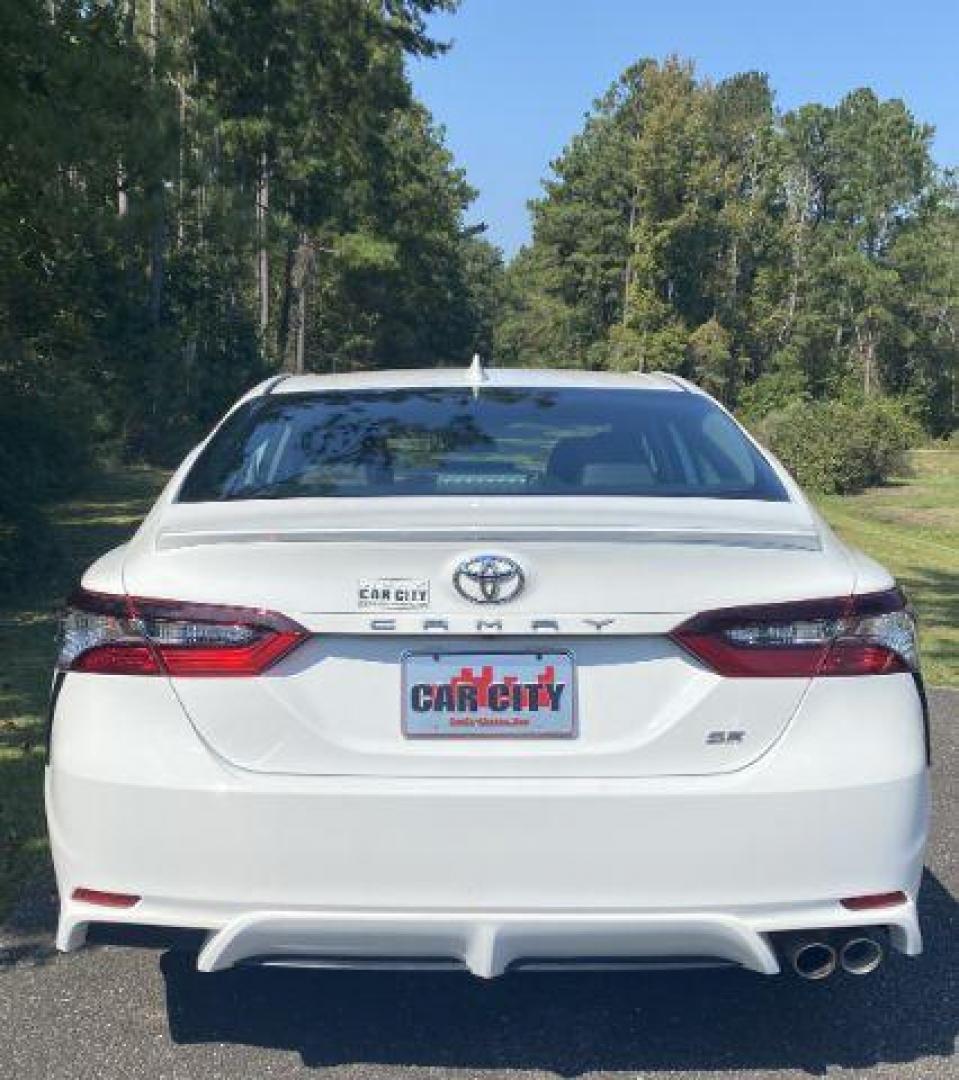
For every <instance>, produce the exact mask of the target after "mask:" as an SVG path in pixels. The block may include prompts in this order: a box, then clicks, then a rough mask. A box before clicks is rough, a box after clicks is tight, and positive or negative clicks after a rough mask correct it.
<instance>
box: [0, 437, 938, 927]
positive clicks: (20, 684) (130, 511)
mask: <svg viewBox="0 0 959 1080" xmlns="http://www.w3.org/2000/svg"><path fill="white" fill-rule="evenodd" d="M163 480H164V474H163V473H161V472H158V471H156V470H151V469H129V468H128V469H125V470H122V471H120V470H114V471H110V472H106V473H103V474H101V475H100V476H99V477H98V478H97V480H96V482H95V484H94V485H92V488H91V491H90V492H89V493H86V494H85V495H82V496H80V497H78V498H76V499H74V500H71V501H68V502H65V503H62V504H60V505H58V506H57V507H55V508H54V509H53V512H52V519H53V523H54V526H55V529H56V532H57V537H58V540H59V543H60V545H61V548H62V552H63V556H62V559H61V560H60V564H59V570H58V572H57V573H56V575H54V577H53V578H52V579H50V580H46V581H44V582H43V583H42V584H40V585H36V584H35V585H32V586H30V587H28V588H25V589H24V590H23V591H22V592H21V593H20V594H18V595H17V596H15V597H12V598H7V599H6V600H5V601H0V655H2V656H3V658H4V667H3V673H2V675H0V919H2V918H3V916H4V914H5V912H6V911H7V910H8V909H9V907H10V905H11V903H12V902H13V900H14V899H15V898H16V895H17V892H18V890H19V889H20V887H21V886H22V884H23V882H24V881H26V880H27V879H28V878H29V877H30V876H31V875H32V874H34V873H35V872H36V871H37V869H38V868H39V867H40V866H41V865H42V862H43V860H44V858H45V857H46V834H45V829H44V821H43V805H42V804H43V800H42V785H43V753H44V751H43V725H44V719H45V711H46V704H47V692H48V689H49V685H50V672H51V668H52V664H53V657H54V649H55V634H56V620H57V613H58V610H59V608H60V605H61V604H62V602H63V599H64V598H65V596H66V595H67V593H68V592H69V591H70V589H71V588H72V586H73V585H74V584H75V582H76V580H77V578H78V577H79V575H80V573H81V571H82V570H83V569H84V568H85V567H86V566H87V565H88V564H89V563H90V562H92V561H93V560H94V559H95V558H96V557H97V556H98V555H100V554H102V553H103V552H104V551H106V550H107V549H108V548H111V547H114V546H115V545H116V544H119V543H122V542H123V540H125V539H126V538H127V537H128V536H129V535H130V534H131V533H132V531H133V529H134V528H135V527H136V525H137V523H138V522H139V520H140V518H141V517H142V516H143V514H144V513H145V512H146V510H147V509H148V507H149V505H150V503H151V502H152V500H153V499H154V498H155V496H156V494H157V492H158V491H159V489H160V487H161V485H162V483H163ZM819 503H820V506H821V508H822V510H823V511H824V513H825V515H826V517H827V518H828V519H829V520H830V522H831V523H832V524H833V526H834V527H835V528H836V529H837V531H838V532H840V533H841V534H842V535H843V536H844V537H845V538H846V539H847V540H849V541H850V542H851V543H853V544H855V545H856V546H857V547H860V548H862V549H863V550H864V551H866V552H868V553H869V554H870V555H872V556H873V557H874V558H876V559H878V560H879V561H880V562H882V563H883V564H884V565H886V566H888V567H889V569H890V570H892V571H893V572H894V573H895V574H896V575H897V577H899V579H900V581H901V582H902V583H903V585H904V586H905V587H906V588H907V589H908V591H909V594H910V596H911V598H912V600H913V602H914V603H915V605H916V608H917V609H918V612H919V618H920V626H921V632H922V645H923V661H924V667H925V670H926V675H927V678H928V681H929V682H930V683H931V684H932V685H939V686H956V687H959V445H955V444H953V445H952V446H951V447H946V448H941V449H929V450H921V451H919V452H917V453H916V454H915V455H914V473H913V475H912V476H909V477H906V478H903V479H900V480H897V481H895V482H894V483H891V484H889V485H887V486H885V487H882V488H875V489H873V490H871V491H867V492H864V493H863V494H862V495H856V496H853V497H850V498H838V497H823V498H821V499H820V500H819Z"/></svg>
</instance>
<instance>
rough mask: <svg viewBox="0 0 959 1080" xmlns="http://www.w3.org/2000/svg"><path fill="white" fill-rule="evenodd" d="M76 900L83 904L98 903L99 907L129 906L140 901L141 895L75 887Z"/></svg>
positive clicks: (133, 905) (74, 895) (73, 895)
mask: <svg viewBox="0 0 959 1080" xmlns="http://www.w3.org/2000/svg"><path fill="white" fill-rule="evenodd" d="M72 898H73V899H74V900H79V901H80V902H81V903H83V904H96V905H97V906H98V907H112V908H129V907H135V906H136V905H137V904H139V903H140V899H141V898H140V897H139V896H134V895H133V894H132V893H119V892H104V891H103V890H102V889H83V888H80V889H74V890H73V893H72Z"/></svg>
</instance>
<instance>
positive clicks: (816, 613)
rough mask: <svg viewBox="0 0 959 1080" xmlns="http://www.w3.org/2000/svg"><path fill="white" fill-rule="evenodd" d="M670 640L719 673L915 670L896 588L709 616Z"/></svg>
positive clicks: (906, 616)
mask: <svg viewBox="0 0 959 1080" xmlns="http://www.w3.org/2000/svg"><path fill="white" fill-rule="evenodd" d="M672 637H673V639H674V640H675V641H677V642H678V643H679V644H680V645H682V646H683V647H684V648H685V649H687V650H688V651H689V652H691V653H692V654H693V655H694V656H696V657H697V658H698V659H699V660H701V661H702V662H703V663H704V664H706V665H708V666H709V667H711V668H712V669H713V670H714V671H716V672H718V673H719V674H720V675H728V676H734V677H740V678H749V677H752V678H756V677H772V678H775V677H777V676H778V677H783V676H797V677H807V676H825V675H885V674H888V673H891V672H902V671H916V670H917V669H918V666H919V657H918V650H917V646H916V628H915V622H914V620H913V617H912V615H911V613H910V612H909V610H908V609H907V607H906V602H905V598H904V597H903V595H902V593H901V592H900V591H899V589H889V590H888V591H886V592H879V593H867V594H865V595H862V596H847V597H836V598H831V599H827V600H802V601H798V602H794V603H788V604H768V605H763V606H760V607H742V608H724V609H723V610H720V611H708V612H706V613H704V614H702V615H697V616H695V617H694V618H692V619H689V620H688V621H687V622H685V623H683V625H682V626H680V627H679V628H678V629H676V630H674V631H673V634H672Z"/></svg>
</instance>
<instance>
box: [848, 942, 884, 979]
mask: <svg viewBox="0 0 959 1080" xmlns="http://www.w3.org/2000/svg"><path fill="white" fill-rule="evenodd" d="M882 958H883V950H882V945H880V944H879V942H878V941H876V939H875V938H871V937H853V938H850V939H849V940H848V941H847V942H846V943H845V945H843V947H842V949H841V950H840V952H839V962H840V963H841V964H842V969H843V971H845V972H847V973H848V974H849V975H870V974H871V973H872V972H874V971H875V970H876V968H878V967H879V965H880V964H881V963H882Z"/></svg>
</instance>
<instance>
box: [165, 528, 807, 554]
mask: <svg viewBox="0 0 959 1080" xmlns="http://www.w3.org/2000/svg"><path fill="white" fill-rule="evenodd" d="M428 541H437V542H443V541H448V542H459V543H468V544H477V543H483V544H497V543H510V542H514V543H515V542H524V541H547V542H553V543H560V542H575V541H593V542H597V543H603V542H607V543H633V544H690V545H713V546H717V547H744V548H759V549H772V550H787V551H788V550H794V551H822V550H823V542H822V538H821V536H820V535H819V533H818V532H817V531H816V530H815V529H808V530H806V529H803V530H799V529H791V530H783V529H769V530H767V529H735V528H733V529H721V528H720V529H715V528H714V529H701V528H648V527H647V528H643V527H628V526H627V527H624V526H608V527H606V526H602V525H600V526H597V525H588V526H583V527H580V528H577V527H571V526H568V525H558V526H552V527H550V526H541V525H539V526H529V527H519V526H512V525H511V526H505V527H500V528H497V527H496V526H489V525H487V526H482V525H476V526H472V525H466V526H446V527H442V526H441V527H437V526H434V527H422V528H416V527H411V528H405V527H399V528H398V527H395V526H394V527H385V528H384V527H380V528H377V527H375V526H374V527H371V528H343V527H334V528H305V529H304V528H298V529H289V528H286V529H283V528H281V529H266V528H264V529H211V530H177V529H162V528H161V529H160V530H159V531H158V533H157V535H156V550H157V551H174V550H179V549H182V548H195V547H208V546H218V545H223V544H243V545H245V544H321V543H350V542H353V543H382V542H390V543H397V542H410V543H417V542H420V543H422V542H428Z"/></svg>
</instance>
